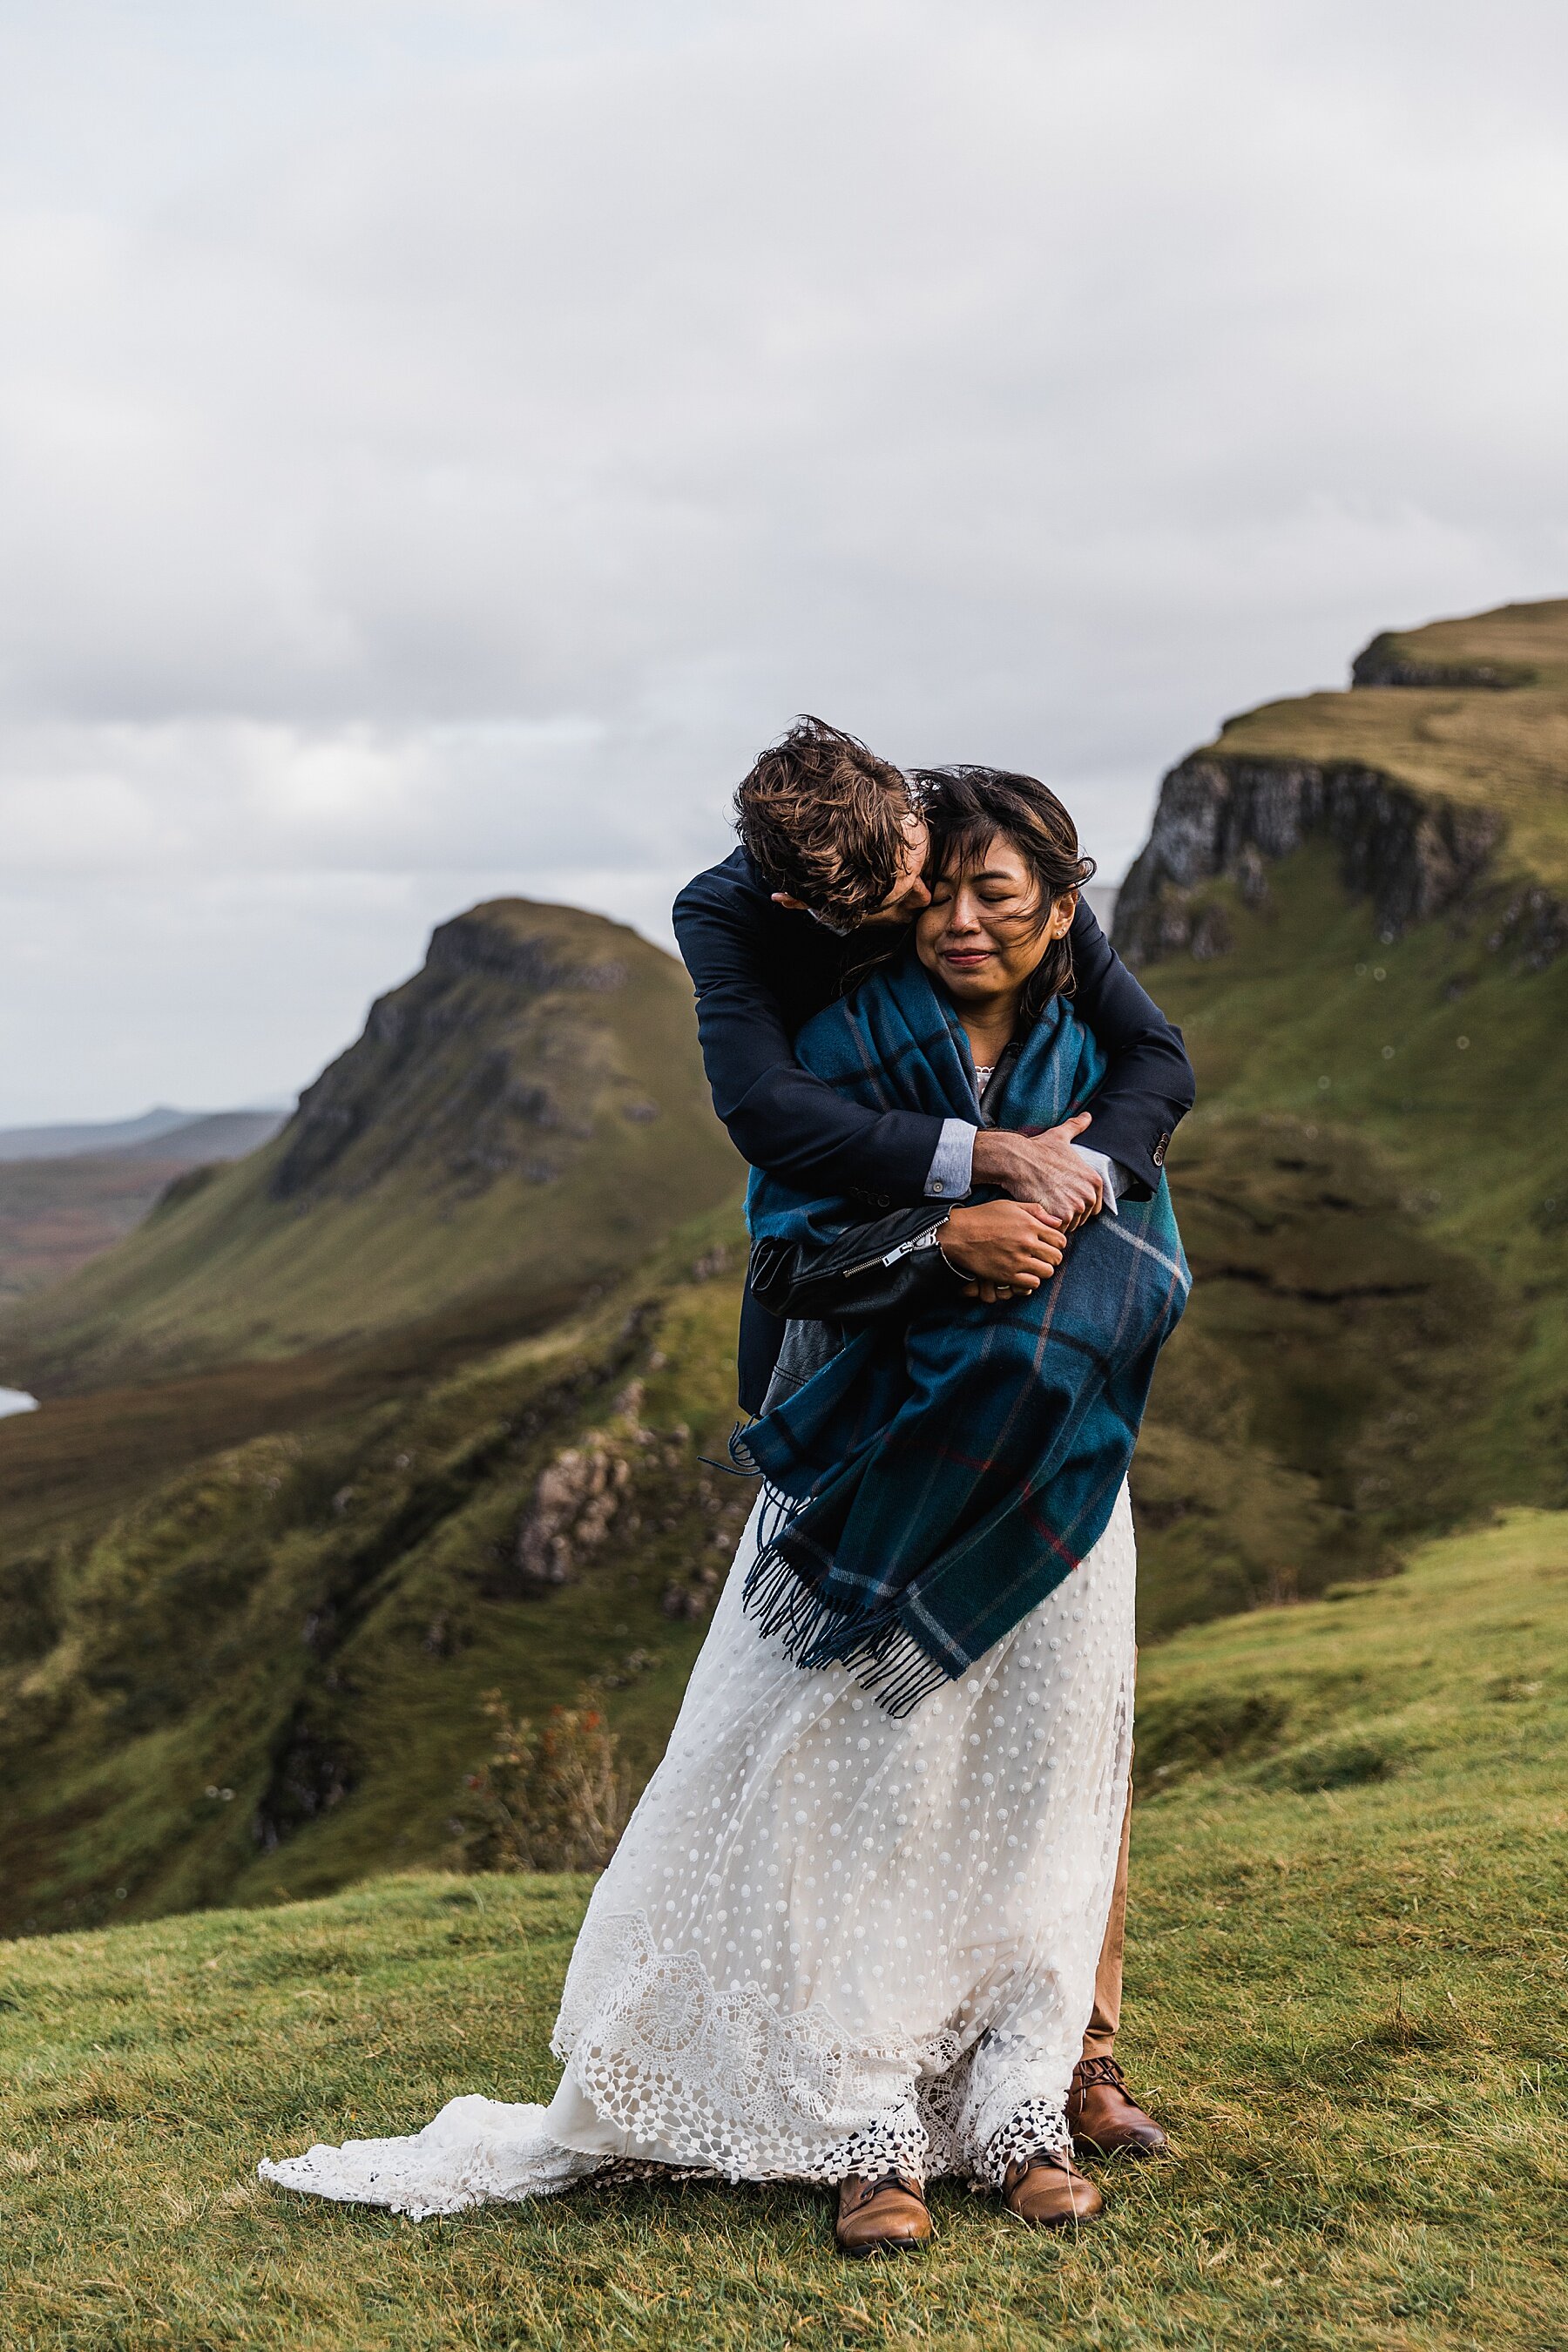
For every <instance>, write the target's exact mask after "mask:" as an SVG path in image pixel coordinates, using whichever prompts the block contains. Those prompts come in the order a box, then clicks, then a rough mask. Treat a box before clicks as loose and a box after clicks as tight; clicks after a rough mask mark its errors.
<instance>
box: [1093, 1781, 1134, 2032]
mask: <svg viewBox="0 0 1568 2352" xmlns="http://www.w3.org/2000/svg"><path fill="white" fill-rule="evenodd" d="M1131 1836H1132V1785H1131V1781H1129V1783H1128V1787H1127V1811H1125V1812H1124V1813H1123V1815H1122V1817H1121V1853H1119V1854H1118V1856H1117V1858H1116V1884H1115V1885H1114V1886H1113V1887H1112V1889H1111V1892H1110V1917H1109V1918H1108V1919H1107V1921H1106V1923H1105V1941H1104V1943H1103V1944H1101V1946H1100V1966H1099V1967H1098V1968H1097V1969H1096V1970H1095V1972H1094V2008H1093V2010H1092V2011H1090V2013H1089V2027H1088V2030H1087V2032H1085V2034H1084V2037H1083V2054H1084V2056H1085V2057H1086V2058H1109V2057H1110V2054H1111V2052H1112V2050H1113V2049H1114V2047H1115V2043H1116V2029H1117V2027H1118V2026H1119V2025H1120V2024H1121V1949H1122V1946H1123V1945H1124V1944H1125V1942H1126V1940H1127V1849H1128V1845H1129V1843H1130V1842H1131Z"/></svg>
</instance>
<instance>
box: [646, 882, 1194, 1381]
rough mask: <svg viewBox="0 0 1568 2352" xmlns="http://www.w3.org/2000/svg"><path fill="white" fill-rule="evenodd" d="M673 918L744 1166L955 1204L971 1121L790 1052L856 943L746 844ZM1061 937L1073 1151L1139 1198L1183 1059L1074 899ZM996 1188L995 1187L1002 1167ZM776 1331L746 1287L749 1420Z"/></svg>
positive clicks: (848, 964)
mask: <svg viewBox="0 0 1568 2352" xmlns="http://www.w3.org/2000/svg"><path fill="white" fill-rule="evenodd" d="M674 919H675V933H676V938H677V940H678V941H679V947H680V952H681V955H682V957H683V958H684V960H685V962H686V968H687V971H689V973H690V975H691V979H692V982H693V985H694V986H695V989H696V992H697V1019H698V1031H699V1034H700V1039H701V1045H702V1058H703V1064H704V1066H705V1068H706V1070H707V1073H708V1083H709V1085H710V1087H711V1089H712V1094H713V1106H714V1108H715V1109H716V1110H717V1112H718V1114H719V1117H720V1118H721V1119H722V1121H723V1122H724V1125H725V1127H726V1128H727V1129H729V1133H730V1138H731V1141H732V1142H733V1144H734V1145H735V1147H736V1150H738V1151H739V1152H740V1153H741V1155H742V1158H743V1159H745V1160H748V1161H749V1162H750V1164H751V1165H752V1167H753V1168H760V1169H763V1170H765V1171H767V1172H768V1173H769V1174H770V1175H775V1176H779V1177H782V1178H783V1179H784V1181H787V1182H789V1183H791V1184H793V1185H795V1186H797V1187H799V1188H801V1189H803V1190H806V1191H816V1192H841V1193H845V1194H848V1195H850V1196H852V1197H854V1198H857V1199H858V1200H861V1201H863V1202H865V1203H866V1204H867V1206H868V1209H870V1210H872V1211H876V1210H882V1211H888V1210H893V1209H901V1208H910V1207H916V1206H919V1205H920V1204H921V1203H923V1202H931V1201H945V1202H949V1203H951V1202H953V1201H955V1200H960V1199H962V1198H963V1196H964V1195H965V1193H966V1192H968V1189H969V1185H970V1181H971V1156H972V1152H973V1144H974V1130H973V1128H968V1127H965V1126H964V1125H963V1122H961V1121H958V1120H952V1119H945V1120H944V1119H941V1118H931V1117H927V1116H925V1115H924V1114H922V1113H920V1112H916V1111H909V1110H901V1109H892V1110H883V1111H877V1110H871V1109H868V1108H864V1107H863V1106H861V1105H859V1104H857V1103H851V1102H848V1101H847V1100H846V1099H845V1097H843V1096H842V1095H841V1094H837V1093H836V1092H835V1091H834V1089H833V1088H832V1087H828V1086H826V1085H825V1084H824V1083H823V1081H822V1080H821V1079H820V1078H817V1077H815V1076H812V1074H811V1073H810V1072H809V1071H807V1070H805V1069H803V1068H802V1067H801V1066H800V1064H799V1062H798V1061H797V1060H796V1058H795V1035H796V1034H797V1033H798V1031H799V1030H801V1029H802V1028H803V1027H804V1026H805V1023H806V1022H807V1021H808V1020H809V1019H810V1018H811V1016H812V1015H813V1013H818V1012H820V1011H821V1010H822V1008H823V1006H824V1005H826V1004H828V1003H832V1001H833V1000H834V998H835V997H836V996H837V994H838V993H839V992H840V990H841V988H842V987H843V985H844V982H845V980H846V978H847V975H849V974H850V973H852V972H853V971H856V970H857V969H858V967H860V966H862V965H864V963H865V962H866V961H867V960H868V957H867V943H866V941H865V940H864V939H863V938H862V939H857V938H855V937H854V936H853V935H851V936H848V937H845V936H843V935H841V934H840V933H838V932H836V931H834V930H832V929H828V928H827V927H826V925H825V924H823V923H821V922H818V921H816V920H815V919H814V918H813V917H812V916H811V915H810V914H808V913H806V912H805V911H804V910H801V909H796V908H786V907H782V906H780V905H779V904H777V902H776V900H775V898H774V897H773V893H772V892H771V891H770V889H769V887H768V884H767V883H766V881H765V880H764V879H763V877H762V876H761V875H760V874H759V873H758V872H757V869H756V867H755V866H753V864H752V860H751V858H750V857H749V856H748V855H747V853H746V851H745V850H744V849H737V850H735V851H734V852H733V853H732V854H731V856H729V857H727V858H725V859H724V860H723V862H722V863H721V865H718V866H712V867H710V869H709V870H708V872H706V873H704V874H700V875H698V876H697V877H696V878H695V879H694V880H693V881H691V882H689V883H688V884H687V886H686V887H685V889H684V890H682V891H681V893H680V896H679V898H677V900H676V902H675V916H674ZM1071 940H1072V955H1073V971H1074V975H1075V982H1076V987H1075V993H1074V998H1073V1005H1074V1010H1075V1012H1076V1013H1077V1014H1078V1017H1079V1020H1081V1021H1082V1022H1083V1023H1084V1024H1085V1026H1086V1027H1087V1028H1089V1029H1090V1030H1091V1031H1092V1032H1093V1034H1094V1035H1095V1037H1096V1038H1097V1039H1098V1041H1099V1043H1100V1048H1101V1050H1102V1052H1103V1053H1104V1055H1105V1056H1106V1061H1107V1069H1106V1073H1105V1076H1104V1077H1103V1079H1102V1080H1101V1082H1100V1087H1099V1088H1098V1090H1097V1091H1096V1093H1095V1096H1094V1097H1093V1104H1092V1109H1093V1121H1092V1125H1091V1127H1090V1128H1089V1130H1088V1132H1087V1133H1086V1135H1085V1137H1084V1142H1085V1144H1086V1145H1092V1147H1093V1150H1094V1151H1095V1153H1096V1154H1099V1155H1101V1156H1102V1157H1103V1159H1104V1160H1107V1161H1109V1162H1110V1163H1112V1175H1111V1181H1110V1186H1109V1187H1108V1190H1109V1191H1110V1193H1111V1196H1112V1197H1114V1194H1115V1193H1116V1192H1121V1194H1122V1195H1123V1197H1131V1198H1132V1199H1134V1200H1142V1199H1146V1198H1148V1196H1149V1195H1150V1194H1151V1193H1152V1192H1153V1191H1154V1189H1155V1187H1156V1186H1157V1185H1158V1183H1159V1180H1160V1171H1161V1168H1162V1166H1163V1162H1164V1158H1165V1153H1166V1150H1167V1149H1168V1147H1169V1144H1170V1140H1171V1137H1172V1135H1173V1132H1174V1129H1175V1128H1176V1126H1177V1124H1178V1122H1179V1121H1180V1120H1181V1119H1182V1118H1184V1115H1185V1113H1186V1112H1187V1111H1188V1110H1190V1109H1191V1108H1192V1104H1193V1097H1194V1084H1193V1073H1192V1066H1191V1065H1190V1063H1189V1062H1188V1060H1187V1056H1186V1053H1185V1050H1184V1046H1183V1044H1182V1039H1181V1034H1180V1032H1179V1031H1178V1030H1177V1029H1175V1028H1173V1026H1172V1024H1170V1023H1169V1022H1168V1021H1167V1020H1166V1019H1165V1017H1164V1015H1163V1013H1162V1012H1161V1011H1160V1009H1159V1007H1158V1005H1156V1004H1155V1003H1154V1002H1153V1000H1152V997H1150V996H1149V995H1148V994H1147V993H1146V992H1145V991H1144V990H1143V989H1142V988H1141V987H1140V986H1139V984H1138V982H1137V981H1136V980H1135V979H1134V978H1133V976H1132V974H1131V972H1130V971H1128V969H1127V967H1126V965H1125V964H1124V963H1123V962H1122V961H1121V957H1120V956H1119V955H1118V954H1117V953H1116V950H1114V948H1112V946H1111V945H1110V940H1108V939H1107V938H1106V936H1105V933H1104V932H1103V930H1102V929H1100V924H1099V923H1098V922H1097V921H1096V919H1095V918H1094V915H1093V912H1092V911H1091V909H1090V908H1089V906H1088V904H1087V903H1086V902H1082V901H1080V903H1079V908H1078V912H1077V915H1076V917H1075V919H1074V921H1073V926H1072V932H1071ZM955 1130H956V1132H955ZM996 1181H1003V1182H1006V1180H1005V1177H1002V1176H1001V1175H1000V1171H998V1174H997V1178H996ZM1007 1189H1009V1190H1011V1189H1014V1187H1013V1186H1012V1185H1011V1184H1008V1185H1007ZM783 1335H784V1324H783V1322H782V1321H781V1320H780V1319H779V1318H778V1317H777V1316H776V1315H773V1314H769V1313H768V1312H767V1311H766V1310H765V1309H764V1308H763V1307H762V1306H761V1305H760V1303H759V1302H758V1300H757V1299H756V1298H755V1297H753V1296H752V1292H751V1290H750V1288H749V1287H748V1291H747V1296H746V1299H745V1303H744V1306H743V1307H742V1317H741V1344H740V1396H741V1402H742V1406H743V1407H744V1409H745V1410H746V1411H747V1412H757V1411H759V1410H760V1408H761V1405H762V1402H763V1397H764V1395H765V1393H766V1391H767V1386H768V1381H769V1378H770V1376H771V1373H772V1370H773V1363H774V1360H775V1359H776V1357H777V1354H778V1349H779V1346H780V1343H781V1340H782V1339H783Z"/></svg>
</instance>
